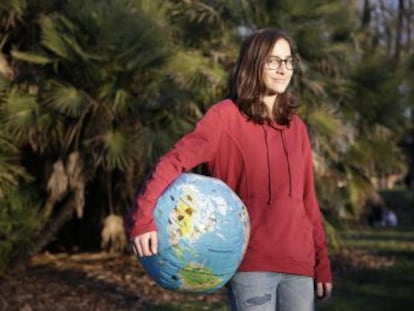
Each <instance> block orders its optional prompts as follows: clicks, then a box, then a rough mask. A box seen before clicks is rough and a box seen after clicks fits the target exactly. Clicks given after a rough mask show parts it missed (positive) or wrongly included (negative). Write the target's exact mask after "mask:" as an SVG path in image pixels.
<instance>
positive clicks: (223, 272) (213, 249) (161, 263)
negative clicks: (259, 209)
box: [139, 173, 250, 293]
mask: <svg viewBox="0 0 414 311" xmlns="http://www.w3.org/2000/svg"><path fill="white" fill-rule="evenodd" d="M153 216H154V220H155V223H156V225H157V230H158V231H157V232H158V252H157V254H156V255H154V256H147V257H139V261H140V262H141V264H142V265H143V267H144V269H145V271H146V272H147V273H148V274H149V275H150V276H151V277H152V279H153V280H154V281H155V282H157V283H158V284H159V285H160V286H162V287H164V288H167V289H170V290H174V291H183V292H194V293H209V292H214V291H216V290H218V289H219V288H221V287H222V286H223V285H224V284H226V283H227V282H228V281H229V279H230V278H231V277H232V276H233V275H234V273H235V272H236V270H237V267H238V266H239V264H240V262H241V260H242V258H243V255H244V252H245V250H246V248H247V243H248V240H249V235H250V224H249V217H248V214H247V210H246V207H245V206H244V204H243V202H242V201H241V200H240V199H239V197H238V196H237V195H236V194H235V193H234V192H233V191H232V190H231V189H230V188H229V187H228V186H227V185H226V184H225V183H223V182H222V181H220V180H218V179H215V178H212V177H207V176H203V175H198V174H192V173H184V174H181V175H180V176H179V177H178V178H177V179H176V180H175V181H174V182H173V183H172V184H171V185H170V186H169V187H168V188H167V189H166V190H165V191H164V192H163V194H162V195H161V196H160V197H159V199H158V201H157V203H156V206H155V209H154V212H153Z"/></svg>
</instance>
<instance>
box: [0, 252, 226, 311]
mask: <svg viewBox="0 0 414 311" xmlns="http://www.w3.org/2000/svg"><path fill="white" fill-rule="evenodd" d="M224 299H225V292H224V291H223V290H222V291H219V292H218V293H217V294H213V295H189V294H179V293H174V292H171V291H167V290H164V289H162V288H160V287H159V286H158V285H156V284H155V283H154V282H153V281H152V280H150V279H149V277H148V276H147V275H146V274H145V272H144V271H143V270H142V268H141V266H140V265H139V264H138V262H137V260H136V259H135V258H134V257H133V256H127V255H110V254H106V253H84V254H76V255H68V254H48V253H45V254H41V255H38V256H35V257H34V258H32V259H31V262H30V264H29V266H28V267H27V269H26V270H25V271H19V272H9V273H8V274H6V275H5V276H3V277H2V278H1V279H0V310H1V311H3V310H4V311H6V310H7V311H14V310H16V311H38V310H40V311H43V310H50V311H60V310H65V311H66V310H68V311H76V310H82V311H98V310H99V311H100V310H102V311H115V310H117V311H123V310H125V311H126V310H128V311H129V310H146V309H148V308H149V306H151V305H157V304H166V303H171V302H178V301H185V300H201V301H205V302H206V303H212V302H217V301H221V300H224Z"/></svg>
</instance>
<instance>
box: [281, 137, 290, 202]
mask: <svg viewBox="0 0 414 311" xmlns="http://www.w3.org/2000/svg"><path fill="white" fill-rule="evenodd" d="M280 136H281V137H282V144H283V151H284V152H285V157H286V162H287V167H288V174H289V196H290V197H291V196H292V172H291V171H290V161H289V152H288V149H287V145H286V137H285V134H284V132H283V131H280Z"/></svg>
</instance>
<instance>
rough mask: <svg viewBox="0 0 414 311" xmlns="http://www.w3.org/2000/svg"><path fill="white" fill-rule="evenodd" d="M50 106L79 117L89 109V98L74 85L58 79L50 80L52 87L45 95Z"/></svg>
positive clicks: (65, 113) (55, 109)
mask: <svg viewBox="0 0 414 311" xmlns="http://www.w3.org/2000/svg"><path fill="white" fill-rule="evenodd" d="M45 102H46V103H47V104H48V106H49V107H50V108H51V109H53V110H54V111H57V112H59V113H62V114H64V115H66V116H68V117H73V118H78V117H80V116H81V115H82V114H83V113H85V111H87V110H88V108H89V105H88V102H89V101H88V98H87V96H86V94H85V93H83V92H82V91H81V90H79V89H78V88H76V87H74V86H73V85H69V84H64V83H61V82H57V81H51V82H50V89H49V90H48V91H47V93H46V95H45Z"/></svg>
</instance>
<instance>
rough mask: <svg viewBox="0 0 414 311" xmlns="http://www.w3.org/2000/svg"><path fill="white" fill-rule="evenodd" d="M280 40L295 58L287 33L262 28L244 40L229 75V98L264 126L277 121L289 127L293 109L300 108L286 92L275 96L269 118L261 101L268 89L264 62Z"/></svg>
mask: <svg viewBox="0 0 414 311" xmlns="http://www.w3.org/2000/svg"><path fill="white" fill-rule="evenodd" d="M279 39H284V40H286V41H287V42H288V44H289V46H290V50H291V52H292V57H295V54H294V49H293V43H292V40H291V39H290V37H289V36H288V35H287V34H286V33H284V32H282V31H279V30H276V29H273V28H265V29H261V30H258V31H256V32H254V33H253V34H251V35H250V36H249V37H248V38H246V39H245V41H244V42H243V44H242V46H241V48H240V53H239V58H238V60H237V63H236V64H235V66H234V69H233V71H232V73H231V74H230V76H229V80H228V90H229V98H231V99H232V100H233V102H234V103H235V104H236V105H237V106H238V107H239V109H240V111H241V112H242V113H244V114H245V115H246V116H247V117H248V119H249V120H252V121H254V122H255V123H259V124H263V123H265V122H269V121H270V119H274V120H276V121H277V122H278V123H279V124H283V125H285V124H288V123H289V120H290V116H291V114H292V111H293V109H294V108H296V107H297V104H296V100H295V98H294V97H293V96H292V95H291V94H290V93H289V92H288V91H285V92H283V93H282V94H278V96H277V97H276V102H275V105H274V106H273V111H272V117H271V118H270V117H269V115H268V112H267V108H266V105H265V104H264V103H263V102H262V100H261V98H262V95H263V94H264V93H265V90H266V87H265V85H264V82H263V78H262V77H263V70H264V65H265V61H266V58H267V57H268V55H269V54H270V52H271V50H272V49H273V46H274V44H275V43H276V41H277V40H279Z"/></svg>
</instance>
